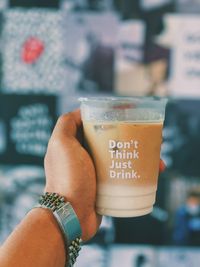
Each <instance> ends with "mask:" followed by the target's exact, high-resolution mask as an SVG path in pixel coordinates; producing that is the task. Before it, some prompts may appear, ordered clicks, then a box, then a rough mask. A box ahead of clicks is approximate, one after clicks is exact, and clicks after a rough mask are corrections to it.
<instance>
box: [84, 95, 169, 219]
mask: <svg viewBox="0 0 200 267" xmlns="http://www.w3.org/2000/svg"><path fill="white" fill-rule="evenodd" d="M80 101H81V116H82V120H83V128H84V137H85V143H86V147H87V149H88V151H89V153H90V154H91V156H92V159H93V161H94V165H95V169H96V175H97V199H96V210H97V213H99V214H101V215H108V216H113V217H135V216H141V215H145V214H148V213H150V212H151V211H152V209H153V205H154V203H155V197H156V190H157V180H158V172H159V161H160V148H161V142H162V127H163V121H164V115H165V106H166V102H167V101H166V99H160V98H133V97H125V98H122V97H105V98H102V97H98V98H80Z"/></svg>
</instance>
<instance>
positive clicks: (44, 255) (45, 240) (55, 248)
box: [0, 110, 163, 267]
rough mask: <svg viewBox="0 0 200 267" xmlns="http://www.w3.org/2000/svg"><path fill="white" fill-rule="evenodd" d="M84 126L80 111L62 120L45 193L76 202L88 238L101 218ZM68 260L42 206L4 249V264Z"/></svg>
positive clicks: (57, 264) (43, 265) (48, 159)
mask: <svg viewBox="0 0 200 267" xmlns="http://www.w3.org/2000/svg"><path fill="white" fill-rule="evenodd" d="M80 128H81V117H80V111H79V110H77V111H74V112H71V113H69V114H66V115H63V116H61V117H60V118H59V119H58V121H57V124H56V126H55V128H54V131H53V133H52V136H51V138H50V140H49V144H48V148H47V153H46V156H45V160H44V166H45V174H46V187H45V192H56V193H58V194H60V195H62V196H64V197H65V199H66V200H67V201H69V202H70V203H71V204H72V206H73V208H74V210H75V212H76V214H77V216H78V218H79V221H80V224H81V229H82V239H83V240H84V241H86V240H89V239H90V238H92V237H93V236H94V235H95V233H96V231H97V230H98V228H99V225H100V223H101V217H100V216H99V215H97V214H96V212H95V196H96V176H95V169H94V165H93V162H92V159H91V158H90V156H89V154H88V153H87V152H86V150H85V149H84V148H83V147H82V146H81V144H80V142H79V141H78V139H77V135H78V130H79V129H80ZM161 167H162V169H163V163H161ZM66 261H67V253H66V251H65V245H64V240H63V236H62V233H61V231H60V229H59V227H58V224H57V222H56V220H55V218H54V217H53V215H52V213H51V211H48V210H45V209H42V208H36V209H33V210H31V211H30V212H29V213H28V214H27V215H26V216H25V218H24V219H23V221H22V222H21V223H20V224H19V225H18V226H17V227H16V229H15V230H14V231H13V233H12V234H11V235H10V236H9V237H8V239H7V240H6V242H5V243H4V244H3V246H2V247H1V248H0V267H10V266H15V267H27V266H29V267H38V266H40V267H64V265H65V262H66Z"/></svg>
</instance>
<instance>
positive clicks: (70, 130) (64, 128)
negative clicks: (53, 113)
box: [53, 109, 82, 137]
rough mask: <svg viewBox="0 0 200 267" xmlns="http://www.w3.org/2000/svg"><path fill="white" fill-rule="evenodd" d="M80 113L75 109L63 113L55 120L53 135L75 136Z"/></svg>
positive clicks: (78, 125)
mask: <svg viewBox="0 0 200 267" xmlns="http://www.w3.org/2000/svg"><path fill="white" fill-rule="evenodd" d="M81 124H82V122H81V114H80V110H79V109H77V110H75V111H73V112H70V113H67V114H64V115H62V116H60V117H59V119H58V120H57V123H56V126H55V128H54V130H53V136H60V137H61V136H74V137H75V136H76V134H77V130H78V128H79V127H80V126H81Z"/></svg>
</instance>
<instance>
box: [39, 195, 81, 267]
mask: <svg viewBox="0 0 200 267" xmlns="http://www.w3.org/2000/svg"><path fill="white" fill-rule="evenodd" d="M38 207H39V208H43V209H48V210H49V211H50V212H51V213H52V215H53V217H54V219H55V221H56V222H57V224H58V226H59V228H60V232H61V233H62V235H63V238H64V241H65V242H64V243H65V247H66V250H67V253H68V257H67V259H68V265H67V266H70V267H71V266H73V264H74V263H75V261H76V258H77V257H78V255H79V251H80V249H81V243H82V240H81V235H82V231H81V227H80V222H79V219H78V217H77V215H76V212H75V211H74V209H73V207H72V205H71V203H69V202H68V201H67V202H66V201H65V198H64V197H63V196H61V195H59V194H58V193H55V192H54V193H52V192H46V193H45V194H44V195H42V196H41V197H40V199H39V204H38V205H37V206H35V208H38Z"/></svg>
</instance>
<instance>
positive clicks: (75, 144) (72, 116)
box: [44, 111, 101, 241]
mask: <svg viewBox="0 0 200 267" xmlns="http://www.w3.org/2000/svg"><path fill="white" fill-rule="evenodd" d="M80 127H81V116H80V111H74V112H71V113H69V114H66V115H63V116H61V117H60V118H59V119H58V121H57V124H56V126H55V128H54V131H53V133H52V136H51V138H50V141H49V144H48V148H47V153H46V156H45V161H44V163H45V164H44V165H45V174H46V187H45V192H55V193H58V194H60V195H62V196H64V197H65V198H66V200H67V201H69V202H70V203H71V204H72V206H73V208H74V210H75V212H76V214H77V216H78V218H79V220H80V224H81V228H82V239H83V240H85V241H86V240H88V239H90V238H91V237H92V236H93V235H94V234H95V233H96V231H97V230H98V227H99V225H100V222H101V216H99V215H97V214H96V212H95V199H96V175H95V168H94V165H93V162H92V159H91V158H90V156H89V154H88V153H87V151H86V150H85V149H84V148H83V147H82V146H81V144H80V143H79V141H78V140H77V138H76V136H77V133H78V130H79V129H80Z"/></svg>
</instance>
